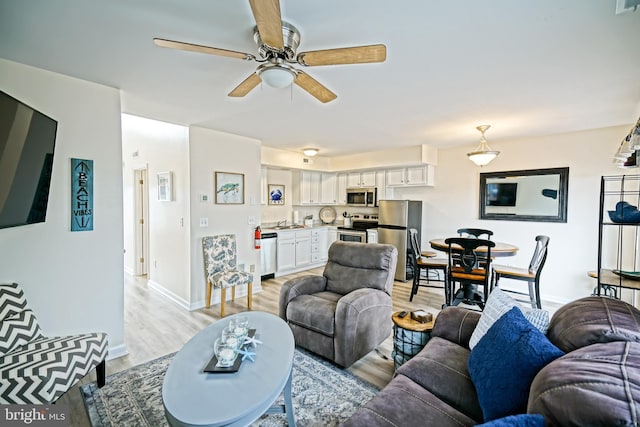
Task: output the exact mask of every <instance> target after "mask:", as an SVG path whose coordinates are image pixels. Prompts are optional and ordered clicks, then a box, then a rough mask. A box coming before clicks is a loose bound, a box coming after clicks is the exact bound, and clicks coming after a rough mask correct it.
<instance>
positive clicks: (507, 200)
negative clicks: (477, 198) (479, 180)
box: [487, 182, 518, 206]
mask: <svg viewBox="0 0 640 427" xmlns="http://www.w3.org/2000/svg"><path fill="white" fill-rule="evenodd" d="M517 191H518V184H517V183H515V182H501V183H491V184H487V206H515V205H516V193H517Z"/></svg>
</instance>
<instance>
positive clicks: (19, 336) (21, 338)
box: [0, 309, 42, 357]
mask: <svg viewBox="0 0 640 427" xmlns="http://www.w3.org/2000/svg"><path fill="white" fill-rule="evenodd" d="M38 338H42V331H41V330H40V326H39V325H38V320H37V319H36V315H35V314H34V313H33V311H31V310H29V309H26V310H23V311H21V312H20V313H17V314H14V315H12V316H10V317H7V318H5V319H3V320H2V322H0V357H4V356H5V355H6V354H7V353H11V352H12V351H13V350H15V349H17V348H19V347H22V346H23V345H25V344H28V343H30V342H31V341H33V340H35V339H38Z"/></svg>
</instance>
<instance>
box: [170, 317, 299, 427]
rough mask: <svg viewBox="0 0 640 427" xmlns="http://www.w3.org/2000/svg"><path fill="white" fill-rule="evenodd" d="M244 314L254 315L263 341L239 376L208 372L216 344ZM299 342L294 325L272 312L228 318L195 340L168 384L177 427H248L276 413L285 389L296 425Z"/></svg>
mask: <svg viewBox="0 0 640 427" xmlns="http://www.w3.org/2000/svg"><path fill="white" fill-rule="evenodd" d="M238 315H246V316H248V317H249V327H250V328H252V329H256V336H255V337H256V338H257V339H258V340H260V341H262V344H259V345H258V347H257V348H256V349H254V352H255V353H256V355H255V356H254V359H255V362H251V361H250V360H249V359H246V360H245V361H243V362H242V365H241V366H240V369H239V371H238V372H236V373H207V372H204V371H203V369H204V368H205V366H206V365H207V364H208V363H209V361H210V360H211V357H212V356H213V343H214V342H215V340H216V338H218V337H219V336H220V333H221V332H222V330H223V329H224V328H225V327H226V326H227V324H228V323H229V319H232V318H233V317H235V316H238ZM294 348H295V342H294V339H293V334H292V333H291V329H290V328H289V325H287V324H286V322H285V321H284V320H282V319H281V318H279V317H278V316H275V315H273V314H271V313H265V312H259V311H250V312H243V313H239V314H236V315H233V316H228V317H225V318H223V319H221V320H219V321H217V322H215V323H213V324H211V325H210V326H208V327H206V328H205V329H203V330H202V331H200V332H198V333H197V334H196V335H195V336H194V337H193V338H191V339H190V340H189V341H188V342H187V343H186V344H185V345H184V347H183V348H182V349H181V350H180V351H179V352H178V353H177V354H176V355H175V357H174V359H173V361H172V362H171V364H170V365H169V368H168V369H167V373H166V375H165V377H164V382H163V384H162V402H163V404H164V408H165V414H166V416H167V420H168V421H169V424H171V425H173V426H245V425H249V424H251V423H252V422H253V421H255V420H257V419H258V418H259V417H260V416H261V415H262V414H264V413H266V412H282V408H280V410H277V409H276V410H270V408H271V407H272V405H273V403H274V402H275V401H276V399H277V398H278V396H279V395H280V393H281V392H282V391H283V390H284V397H285V408H284V412H286V414H287V420H288V423H289V425H290V426H295V419H294V415H293V405H292V402H291V369H292V368H293V352H294Z"/></svg>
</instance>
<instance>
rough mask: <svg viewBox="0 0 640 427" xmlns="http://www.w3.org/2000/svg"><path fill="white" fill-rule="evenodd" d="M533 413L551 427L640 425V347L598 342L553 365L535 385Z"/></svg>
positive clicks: (543, 372) (531, 397) (531, 410)
mask: <svg viewBox="0 0 640 427" xmlns="http://www.w3.org/2000/svg"><path fill="white" fill-rule="evenodd" d="M527 411H528V412H536V413H540V414H542V415H544V416H545V418H546V419H547V421H548V422H549V425H558V426H565V425H566V426H568V425H572V426H586V425H588V426H632V425H638V424H639V423H640V422H639V419H640V343H636V342H625V341H618V342H611V343H601V344H592V345H589V346H586V347H583V348H580V349H578V350H574V351H572V352H571V353H568V354H566V355H565V356H563V357H561V358H559V359H557V360H555V361H553V362H551V363H549V364H548V365H547V366H546V367H545V368H544V369H542V370H541V371H540V372H539V373H538V375H536V377H535V379H534V380H533V383H532V384H531V391H530V394H529V402H528V406H527Z"/></svg>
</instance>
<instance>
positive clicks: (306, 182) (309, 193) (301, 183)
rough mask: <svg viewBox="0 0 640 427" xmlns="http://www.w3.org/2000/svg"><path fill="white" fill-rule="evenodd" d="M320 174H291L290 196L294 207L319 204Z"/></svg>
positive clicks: (307, 172) (304, 172)
mask: <svg viewBox="0 0 640 427" xmlns="http://www.w3.org/2000/svg"><path fill="white" fill-rule="evenodd" d="M320 180H321V174H320V172H309V171H297V172H294V173H293V182H292V184H293V185H292V187H293V191H292V195H293V204H294V205H317V204H319V203H320Z"/></svg>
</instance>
